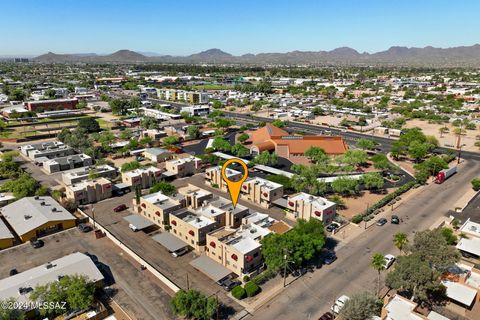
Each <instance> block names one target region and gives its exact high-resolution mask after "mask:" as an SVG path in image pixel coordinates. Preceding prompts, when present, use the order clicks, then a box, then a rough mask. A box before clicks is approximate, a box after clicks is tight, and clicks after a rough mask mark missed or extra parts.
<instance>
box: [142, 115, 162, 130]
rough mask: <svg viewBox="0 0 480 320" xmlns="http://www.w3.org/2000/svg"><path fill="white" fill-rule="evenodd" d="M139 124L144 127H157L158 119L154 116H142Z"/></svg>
mask: <svg viewBox="0 0 480 320" xmlns="http://www.w3.org/2000/svg"><path fill="white" fill-rule="evenodd" d="M140 126H141V127H142V128H144V129H158V128H159V126H158V120H157V119H155V118H154V117H146V116H144V117H143V118H142V120H141V121H140Z"/></svg>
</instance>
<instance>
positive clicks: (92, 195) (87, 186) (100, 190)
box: [65, 178, 112, 205]
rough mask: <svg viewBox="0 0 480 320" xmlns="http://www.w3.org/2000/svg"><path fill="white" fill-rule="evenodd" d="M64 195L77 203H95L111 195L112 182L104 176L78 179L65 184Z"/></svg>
mask: <svg viewBox="0 0 480 320" xmlns="http://www.w3.org/2000/svg"><path fill="white" fill-rule="evenodd" d="M65 195H66V197H67V199H69V200H72V201H74V202H75V203H76V204H77V205H79V204H88V203H95V202H98V201H101V200H104V199H108V198H111V197H112V183H111V182H110V181H109V180H107V179H105V178H98V179H94V180H89V181H80V182H78V183H74V184H72V185H68V186H66V187H65Z"/></svg>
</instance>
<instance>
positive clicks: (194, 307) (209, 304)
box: [170, 289, 218, 320]
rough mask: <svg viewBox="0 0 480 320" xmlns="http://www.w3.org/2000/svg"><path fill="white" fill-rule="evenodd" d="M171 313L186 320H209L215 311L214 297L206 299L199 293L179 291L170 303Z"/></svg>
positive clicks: (195, 291) (216, 306) (215, 300)
mask: <svg viewBox="0 0 480 320" xmlns="http://www.w3.org/2000/svg"><path fill="white" fill-rule="evenodd" d="M170 306H171V308H172V312H173V313H174V314H175V315H179V316H182V317H185V318H187V319H197V320H210V319H212V317H213V315H214V314H215V312H216V311H217V308H218V302H217V299H216V298H215V297H208V298H207V297H206V296H205V295H204V294H202V293H201V292H200V291H198V290H195V289H190V290H188V291H185V290H183V289H182V290H179V291H178V292H177V293H175V296H174V297H173V298H172V300H171V301H170Z"/></svg>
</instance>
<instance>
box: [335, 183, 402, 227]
mask: <svg viewBox="0 0 480 320" xmlns="http://www.w3.org/2000/svg"><path fill="white" fill-rule="evenodd" d="M386 190H387V193H385V194H380V193H372V192H370V191H364V192H362V193H361V194H360V195H359V196H355V197H343V200H344V201H345V209H339V210H338V211H337V213H338V214H340V215H342V216H343V217H345V218H346V219H348V220H351V219H352V217H353V216H354V215H356V214H359V213H361V212H363V211H365V210H366V209H367V207H368V206H371V205H373V204H375V203H377V202H378V201H379V200H380V199H382V198H383V197H385V196H386V195H387V194H389V193H392V192H393V191H394V190H395V189H394V188H389V189H386Z"/></svg>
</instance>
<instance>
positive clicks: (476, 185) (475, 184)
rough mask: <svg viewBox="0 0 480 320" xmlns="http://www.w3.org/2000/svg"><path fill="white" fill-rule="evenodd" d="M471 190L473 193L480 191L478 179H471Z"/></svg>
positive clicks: (479, 179) (479, 180)
mask: <svg viewBox="0 0 480 320" xmlns="http://www.w3.org/2000/svg"><path fill="white" fill-rule="evenodd" d="M471 183H472V188H473V190H475V191H479V190H480V178H478V177H477V178H473V179H472V181H471Z"/></svg>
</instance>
